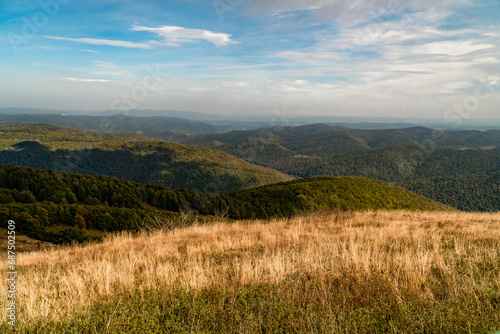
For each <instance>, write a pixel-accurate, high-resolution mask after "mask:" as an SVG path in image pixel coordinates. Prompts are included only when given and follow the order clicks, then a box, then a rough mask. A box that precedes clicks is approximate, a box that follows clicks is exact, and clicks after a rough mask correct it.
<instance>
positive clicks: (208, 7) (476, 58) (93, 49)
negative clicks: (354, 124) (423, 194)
mask: <svg viewBox="0 0 500 334" xmlns="http://www.w3.org/2000/svg"><path fill="white" fill-rule="evenodd" d="M498 17H500V1H498V0H482V1H475V0H455V1H449V0H439V1H435V0H433V1H430V0H420V1H414V0H412V1H410V0H371V1H363V0H349V1H348V0H329V1H326V0H286V1H285V0H274V1H270V0H205V1H198V0H184V1H183V0H174V1H149V0H142V1H132V0H121V1H118V0H79V1H76V0H40V1H32V0H29V1H28V0H0V107H20V108H51V109H52V108H53V109H63V110H66V109H68V110H109V109H122V110H128V109H158V110H164V109H170V110H189V111H197V112H204V113H219V114H259V115H260V114H262V115H271V114H276V115H281V116H283V115H295V114H300V115H329V116H363V117H401V118H436V119H468V118H470V119H495V120H499V119H500V109H499V107H498V106H499V105H500V103H499V102H500V21H499V20H498Z"/></svg>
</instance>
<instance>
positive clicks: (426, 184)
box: [401, 172, 500, 211]
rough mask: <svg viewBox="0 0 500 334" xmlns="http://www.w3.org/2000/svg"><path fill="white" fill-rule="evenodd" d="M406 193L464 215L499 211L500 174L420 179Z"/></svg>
mask: <svg viewBox="0 0 500 334" xmlns="http://www.w3.org/2000/svg"><path fill="white" fill-rule="evenodd" d="M401 185H402V186H404V187H405V188H406V189H409V190H411V191H414V192H416V193H419V194H425V196H427V197H429V198H432V199H434V200H436V201H439V202H441V203H445V204H447V205H450V206H453V207H455V208H458V209H460V210H464V211H500V172H495V173H478V174H468V175H458V176H441V177H429V178H421V179H417V180H413V181H408V182H404V183H402V184H401Z"/></svg>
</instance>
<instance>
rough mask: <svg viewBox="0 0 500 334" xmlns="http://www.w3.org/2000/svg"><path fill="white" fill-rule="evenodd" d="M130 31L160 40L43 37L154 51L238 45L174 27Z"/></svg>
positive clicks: (223, 36) (225, 38) (204, 32)
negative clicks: (200, 44) (191, 45)
mask: <svg viewBox="0 0 500 334" xmlns="http://www.w3.org/2000/svg"><path fill="white" fill-rule="evenodd" d="M130 30H132V31H148V32H152V33H155V34H157V35H158V36H160V37H161V38H162V39H161V40H151V41H147V42H130V41H119V40H109V39H96V38H69V37H59V36H44V37H45V38H49V39H53V40H57V41H68V42H75V43H83V44H91V45H107V46H117V47H123V48H134V49H154V48H158V47H166V46H170V47H173V46H180V45H181V44H185V43H193V42H196V41H200V40H202V41H207V42H209V43H212V44H214V45H217V46H227V45H230V44H236V43H239V42H235V41H233V40H231V35H230V34H223V33H216V32H212V31H208V30H201V29H186V28H182V27H175V26H161V27H157V28H152V27H144V26H136V25H134V26H132V28H131V29H130ZM86 51H89V52H95V51H93V50H86Z"/></svg>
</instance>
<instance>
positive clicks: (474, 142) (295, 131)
mask: <svg viewBox="0 0 500 334" xmlns="http://www.w3.org/2000/svg"><path fill="white" fill-rule="evenodd" d="M249 138H252V139H257V140H260V141H263V142H266V143H277V144H280V145H282V146H283V147H284V148H286V149H287V150H290V151H291V152H293V153H294V154H295V155H297V154H298V155H307V156H313V157H321V156H331V155H335V154H340V153H348V152H353V151H360V150H366V149H374V148H386V147H395V146H405V145H425V146H431V147H442V148H453V149H468V148H474V149H481V150H482V149H491V148H495V147H500V131H499V130H491V131H437V130H433V129H428V128H424V127H412V128H406V129H388V130H355V129H346V128H341V127H334V126H329V125H326V124H313V125H305V126H298V127H283V128H267V129H259V130H247V131H242V130H240V131H232V132H229V133H223V134H211V135H204V136H198V137H194V138H189V139H188V140H187V141H186V142H185V143H186V144H190V145H199V146H205V147H214V148H215V147H217V149H220V150H223V151H224V150H225V149H226V148H225V146H224V145H229V144H237V143H238V142H240V141H242V140H246V139H249ZM237 156H238V155H237ZM241 158H245V157H244V156H241Z"/></svg>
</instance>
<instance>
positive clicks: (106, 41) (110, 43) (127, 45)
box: [44, 36, 152, 49]
mask: <svg viewBox="0 0 500 334" xmlns="http://www.w3.org/2000/svg"><path fill="white" fill-rule="evenodd" d="M44 37H46V38H50V39H54V40H56V41H68V42H75V43H83V44H92V45H108V46H119V47H123V48H134V49H151V48H152V46H151V43H135V42H127V41H117V40H109V39H96V38H68V37H58V36H44Z"/></svg>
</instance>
